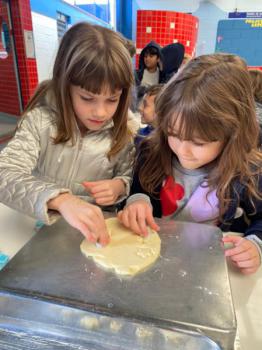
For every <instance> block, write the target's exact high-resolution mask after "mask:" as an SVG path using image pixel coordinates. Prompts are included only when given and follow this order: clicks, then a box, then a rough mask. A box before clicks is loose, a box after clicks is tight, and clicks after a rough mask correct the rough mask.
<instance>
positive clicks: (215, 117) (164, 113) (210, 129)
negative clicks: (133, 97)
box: [157, 86, 230, 142]
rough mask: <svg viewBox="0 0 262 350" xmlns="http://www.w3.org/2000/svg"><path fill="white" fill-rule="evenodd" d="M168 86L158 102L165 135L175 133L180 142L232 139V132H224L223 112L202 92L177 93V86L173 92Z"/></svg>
mask: <svg viewBox="0 0 262 350" xmlns="http://www.w3.org/2000/svg"><path fill="white" fill-rule="evenodd" d="M169 87H170V86H169ZM169 87H167V88H166V89H165V93H164V94H163V91H162V92H161V95H160V98H159V100H158V102H157V109H158V114H157V115H158V116H159V125H160V127H161V128H162V130H163V133H164V134H165V136H168V135H172V134H176V135H177V136H178V137H179V138H180V139H181V140H189V141H195V140H196V139H200V140H203V141H205V142H215V141H222V142H223V141H225V139H226V138H228V137H229V136H230V130H226V132H225V129H226V125H223V120H224V116H222V113H220V112H219V111H218V110H217V108H214V106H213V105H212V103H211V102H212V101H209V100H208V99H207V98H206V96H205V95H202V94H201V93H199V90H197V89H194V88H191V89H190V90H189V91H185V90H184V91H183V93H180V92H179V93H178V92H177V91H176V87H175V88H174V90H173V89H172V90H173V91H174V92H172V91H168V90H169ZM169 94H170V95H169Z"/></svg>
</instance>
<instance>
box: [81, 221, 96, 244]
mask: <svg viewBox="0 0 262 350" xmlns="http://www.w3.org/2000/svg"><path fill="white" fill-rule="evenodd" d="M76 228H77V229H78V230H79V231H80V232H81V233H82V234H83V235H84V236H85V238H86V239H87V240H88V241H89V242H91V243H95V242H96V241H97V239H96V237H95V235H93V234H92V232H90V230H89V229H88V227H87V226H86V225H85V224H84V223H82V222H79V223H78V225H77V226H76Z"/></svg>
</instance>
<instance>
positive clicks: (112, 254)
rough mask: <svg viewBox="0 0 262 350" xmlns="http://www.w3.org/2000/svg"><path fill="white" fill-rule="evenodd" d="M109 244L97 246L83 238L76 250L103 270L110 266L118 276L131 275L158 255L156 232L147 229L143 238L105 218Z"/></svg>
mask: <svg viewBox="0 0 262 350" xmlns="http://www.w3.org/2000/svg"><path fill="white" fill-rule="evenodd" d="M106 225H107V229H108V232H109V235H110V243H109V244H108V245H107V246H105V247H99V248H98V247H97V246H96V245H94V244H93V243H90V242H88V241H87V240H84V241H83V242H82V243H81V246H80V249H81V251H82V253H83V254H84V255H85V256H87V257H92V258H93V259H94V261H95V262H96V263H97V264H99V265H101V266H103V267H104V268H106V269H113V270H114V271H115V272H116V273H117V274H120V275H131V276H132V275H135V274H136V273H138V272H139V271H142V270H144V269H145V268H146V267H148V266H149V265H151V264H153V263H154V262H155V261H156V259H157V258H158V257H159V255H160V247H161V240H160V238H159V235H158V234H157V233H156V232H155V231H153V230H150V229H149V231H150V233H149V235H148V236H147V237H145V238H144V237H141V236H138V235H136V234H134V233H133V232H132V231H131V230H129V229H127V228H125V227H124V226H123V225H122V224H121V223H120V222H119V220H118V219H116V218H110V219H107V220H106Z"/></svg>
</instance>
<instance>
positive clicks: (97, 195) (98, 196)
mask: <svg viewBox="0 0 262 350" xmlns="http://www.w3.org/2000/svg"><path fill="white" fill-rule="evenodd" d="M92 195H93V197H94V198H95V199H101V198H107V199H111V200H112V199H113V193H112V192H111V191H103V192H96V193H92Z"/></svg>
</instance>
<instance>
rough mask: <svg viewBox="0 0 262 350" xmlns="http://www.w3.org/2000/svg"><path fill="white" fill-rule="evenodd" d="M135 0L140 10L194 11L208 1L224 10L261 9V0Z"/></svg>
mask: <svg viewBox="0 0 262 350" xmlns="http://www.w3.org/2000/svg"><path fill="white" fill-rule="evenodd" d="M136 2H137V5H138V6H139V7H140V8H141V9H142V10H167V11H168V10H170V11H178V12H179V11H181V12H183V11H184V9H185V8H186V9H187V12H195V11H196V10H197V9H198V7H199V6H200V5H201V3H206V2H210V3H212V4H214V5H216V6H217V7H218V8H220V9H221V10H222V11H226V12H233V11H234V10H235V8H237V9H238V11H239V12H241V11H242V12H248V11H250V12H252V11H262V1H261V0H210V1H208V0H183V1H174V0H151V1H149V0H136Z"/></svg>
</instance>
